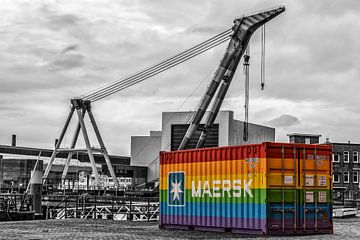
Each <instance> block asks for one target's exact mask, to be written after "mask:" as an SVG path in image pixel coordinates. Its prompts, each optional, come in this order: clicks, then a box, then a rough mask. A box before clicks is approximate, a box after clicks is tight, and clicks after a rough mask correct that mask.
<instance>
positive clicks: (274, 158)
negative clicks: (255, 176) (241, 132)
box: [266, 144, 299, 234]
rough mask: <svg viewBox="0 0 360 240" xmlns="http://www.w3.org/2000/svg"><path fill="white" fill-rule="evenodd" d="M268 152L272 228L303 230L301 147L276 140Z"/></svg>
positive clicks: (286, 231)
mask: <svg viewBox="0 0 360 240" xmlns="http://www.w3.org/2000/svg"><path fill="white" fill-rule="evenodd" d="M266 155H267V173H268V177H267V203H268V211H267V214H268V217H267V219H268V220H267V229H268V232H269V233H272V234H294V233H296V232H298V230H299V217H298V212H299V203H298V202H299V200H298V197H299V196H298V191H297V186H298V181H299V179H298V177H297V176H298V175H299V174H298V164H297V162H298V158H299V157H298V152H297V149H296V148H295V147H294V146H292V145H290V144H284V145H281V144H276V145H275V144H274V145H271V146H270V147H269V148H268V149H267V152H266Z"/></svg>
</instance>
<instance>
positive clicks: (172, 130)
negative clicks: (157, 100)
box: [131, 110, 275, 181]
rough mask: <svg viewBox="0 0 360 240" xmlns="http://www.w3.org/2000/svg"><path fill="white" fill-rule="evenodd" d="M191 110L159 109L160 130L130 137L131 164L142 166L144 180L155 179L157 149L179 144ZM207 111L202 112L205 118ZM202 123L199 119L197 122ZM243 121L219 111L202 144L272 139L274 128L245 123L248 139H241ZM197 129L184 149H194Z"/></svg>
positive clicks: (197, 133) (270, 140)
mask: <svg viewBox="0 0 360 240" xmlns="http://www.w3.org/2000/svg"><path fill="white" fill-rule="evenodd" d="M193 114H194V112H191V111H187V112H163V113H162V129H161V131H151V132H150V135H149V136H133V137H131V165H136V166H146V167H148V170H147V176H148V178H147V180H148V181H157V179H158V178H159V152H160V151H174V150H177V148H178V147H179V145H180V142H181V140H182V139H183V137H184V135H185V133H186V131H187V129H188V127H189V121H190V119H191V117H192V116H193ZM208 114H209V113H208V112H207V113H205V118H206V116H207V115H208ZM201 124H203V123H202V122H201V123H200V126H201ZM243 124H244V122H242V121H240V120H236V119H234V112H233V111H229V110H224V111H219V114H218V115H217V117H216V119H215V122H214V124H213V126H212V127H211V129H210V131H209V133H208V138H207V140H206V142H205V144H204V147H219V146H234V145H243V144H251V143H261V142H273V141H275V129H274V128H271V127H267V126H262V125H257V124H253V123H249V125H248V129H249V136H248V140H247V141H244V139H243ZM199 136H200V130H198V131H197V132H195V134H194V136H193V137H192V138H191V139H190V141H189V145H188V148H195V146H196V142H197V139H198V138H199Z"/></svg>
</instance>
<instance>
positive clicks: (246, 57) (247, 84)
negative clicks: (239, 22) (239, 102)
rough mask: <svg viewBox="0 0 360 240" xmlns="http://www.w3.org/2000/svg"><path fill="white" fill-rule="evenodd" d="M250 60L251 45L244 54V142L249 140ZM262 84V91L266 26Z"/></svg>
mask: <svg viewBox="0 0 360 240" xmlns="http://www.w3.org/2000/svg"><path fill="white" fill-rule="evenodd" d="M249 59H250V43H249V45H248V47H247V48H246V51H245V54H244V74H245V105H244V109H245V120H244V128H243V140H244V141H248V140H249V96H250V91H249V88H250V81H249V65H250V64H249ZM260 84H261V90H264V87H265V25H263V26H262V27H261V67H260Z"/></svg>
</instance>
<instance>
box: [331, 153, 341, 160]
mask: <svg viewBox="0 0 360 240" xmlns="http://www.w3.org/2000/svg"><path fill="white" fill-rule="evenodd" d="M332 156H333V162H340V155H339V154H337V153H333V155H332Z"/></svg>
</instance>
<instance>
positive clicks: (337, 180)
mask: <svg viewBox="0 0 360 240" xmlns="http://www.w3.org/2000/svg"><path fill="white" fill-rule="evenodd" d="M333 183H340V173H334V174H333Z"/></svg>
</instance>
